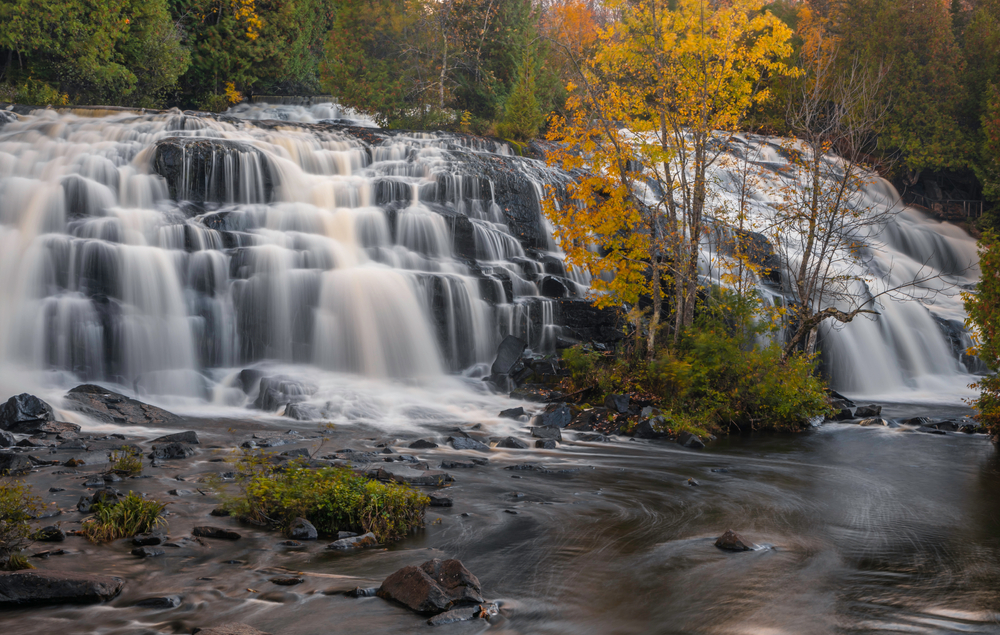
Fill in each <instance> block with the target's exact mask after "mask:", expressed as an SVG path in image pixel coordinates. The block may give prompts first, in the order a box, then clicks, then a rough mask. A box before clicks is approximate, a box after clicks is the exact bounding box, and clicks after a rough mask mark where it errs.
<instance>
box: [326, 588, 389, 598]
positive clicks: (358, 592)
mask: <svg viewBox="0 0 1000 635" xmlns="http://www.w3.org/2000/svg"><path fill="white" fill-rule="evenodd" d="M333 593H337V591H334V592H333ZM376 593H378V587H360V586H359V587H354V588H353V589H349V590H347V591H345V592H344V595H346V596H347V597H352V598H373V597H375V594H376ZM326 595H331V592H329V591H328V592H326Z"/></svg>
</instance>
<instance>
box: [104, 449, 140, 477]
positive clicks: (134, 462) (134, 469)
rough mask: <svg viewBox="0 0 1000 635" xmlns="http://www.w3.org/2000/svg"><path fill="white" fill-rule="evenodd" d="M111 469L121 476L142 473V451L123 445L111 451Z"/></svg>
mask: <svg viewBox="0 0 1000 635" xmlns="http://www.w3.org/2000/svg"><path fill="white" fill-rule="evenodd" d="M109 461H110V463H111V468H110V470H109V471H111V472H114V473H115V474H119V475H121V476H135V475H136V474H142V453H141V452H139V450H137V449H135V448H133V447H129V446H127V445H123V446H122V447H121V449H119V450H115V451H114V452H112V453H111V457H110V459H109Z"/></svg>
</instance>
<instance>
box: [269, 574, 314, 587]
mask: <svg viewBox="0 0 1000 635" xmlns="http://www.w3.org/2000/svg"><path fill="white" fill-rule="evenodd" d="M269 582H271V584H277V585H278V586H295V585H296V584H302V583H303V582H305V579H304V578H295V577H292V576H279V577H277V578H271V579H270V580H269Z"/></svg>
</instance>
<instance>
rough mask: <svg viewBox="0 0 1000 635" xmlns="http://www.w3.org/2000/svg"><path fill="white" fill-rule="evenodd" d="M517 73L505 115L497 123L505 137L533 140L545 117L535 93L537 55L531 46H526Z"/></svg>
mask: <svg viewBox="0 0 1000 635" xmlns="http://www.w3.org/2000/svg"><path fill="white" fill-rule="evenodd" d="M517 75H518V77H517V83H516V84H514V89H513V90H511V92H510V95H509V96H508V97H507V103H506V104H504V115H503V119H502V120H501V121H500V123H499V124H498V125H497V133H498V134H499V135H500V136H501V137H503V138H505V139H513V140H514V141H522V142H523V141H531V140H532V139H534V138H535V137H537V136H538V129H539V128H541V126H542V123H543V122H544V121H545V118H544V117H543V116H542V113H541V110H540V109H539V107H538V98H537V96H536V95H535V55H534V51H533V50H532V47H530V46H527V47H525V48H524V53H523V54H522V57H521V67H520V68H519V69H518V73H517Z"/></svg>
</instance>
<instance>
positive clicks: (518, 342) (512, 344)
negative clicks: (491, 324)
mask: <svg viewBox="0 0 1000 635" xmlns="http://www.w3.org/2000/svg"><path fill="white" fill-rule="evenodd" d="M527 347H528V344H527V342H525V341H524V340H522V339H521V338H519V337H517V336H514V335H508V336H507V337H505V338H503V341H502V342H500V346H498V347H497V356H496V359H494V360H493V365H492V366H491V367H490V372H491V373H492V374H493V375H507V374H509V373H510V371H511V369H513V368H514V365H515V364H517V362H518V360H520V359H521V355H522V354H523V353H524V349H525V348H527Z"/></svg>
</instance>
